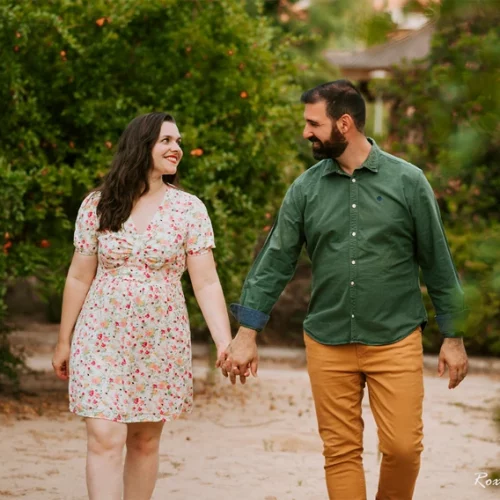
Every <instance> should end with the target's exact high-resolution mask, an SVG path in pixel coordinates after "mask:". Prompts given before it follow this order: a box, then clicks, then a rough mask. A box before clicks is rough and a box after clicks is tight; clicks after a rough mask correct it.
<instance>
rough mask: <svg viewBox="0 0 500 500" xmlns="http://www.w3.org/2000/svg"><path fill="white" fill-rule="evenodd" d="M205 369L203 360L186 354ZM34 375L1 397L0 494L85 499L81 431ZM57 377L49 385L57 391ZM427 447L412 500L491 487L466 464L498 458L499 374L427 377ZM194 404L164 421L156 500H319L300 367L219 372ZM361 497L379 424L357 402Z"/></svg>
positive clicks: (315, 449) (479, 492) (488, 492)
mask: <svg viewBox="0 0 500 500" xmlns="http://www.w3.org/2000/svg"><path fill="white" fill-rule="evenodd" d="M195 369H196V371H195V376H196V377H197V378H198V380H200V379H201V377H203V375H204V372H205V363H204V362H202V361H201V360H200V361H197V362H196V363H195ZM51 380H53V379H51V378H47V376H45V377H41V378H39V380H38V381H36V382H35V384H36V387H37V388H38V389H39V390H42V389H43V388H44V387H45V388H47V387H50V388H51V392H43V391H42V393H43V394H44V396H43V397H40V396H39V395H38V396H33V397H31V398H29V397H28V398H24V400H21V401H20V402H17V403H13V402H12V401H10V402H9V401H7V400H5V399H3V400H0V403H1V404H2V406H1V407H0V410H2V411H3V412H4V413H6V412H7V413H10V414H7V415H4V416H2V417H1V421H0V423H1V427H0V443H1V449H2V453H1V458H0V498H5V499H10V498H23V499H30V500H61V499H64V500H84V499H85V498H86V490H85V477H84V465H85V434H84V425H83V422H82V421H81V419H80V418H78V417H75V416H73V415H70V414H69V413H67V411H66V404H67V403H66V396H65V392H64V387H63V386H61V384H57V383H56V384H55V385H54V383H53V382H51ZM54 388H55V390H54ZM425 388H426V396H425V432H426V438H425V447H426V448H425V451H424V454H423V465H422V469H421V473H420V476H419V480H418V483H417V488H416V493H415V497H414V498H415V500H430V499H432V500H449V499H453V500H477V499H485V500H489V499H493V498H498V495H500V486H490V487H489V488H486V489H483V488H481V487H480V486H477V485H476V486H475V485H474V482H475V473H476V472H480V471H486V470H488V468H489V467H497V468H498V466H499V465H500V453H499V451H500V449H499V440H498V433H497V429H495V426H494V423H493V421H492V414H491V410H492V407H493V405H494V404H495V402H497V401H498V400H499V395H500V381H499V380H498V379H496V380H495V379H493V378H488V377H485V376H469V377H468V378H467V380H466V382H465V383H464V384H463V386H461V388H460V389H458V390H455V391H449V390H448V389H447V387H446V382H445V381H444V380H440V379H438V378H436V377H434V376H431V375H429V376H426V380H425ZM195 402H196V406H195V410H194V413H193V414H192V415H190V416H189V417H187V418H183V419H180V420H178V421H176V422H172V423H170V424H166V427H165V432H164V436H163V439H162V447H161V464H160V475H159V480H158V485H157V489H156V493H155V495H154V500H163V499H165V500H167V499H168V500H191V499H197V500H198V499H201V500H220V498H221V497H228V496H229V497H231V498H239V499H242V500H292V499H295V500H325V499H326V498H327V496H326V490H325V486H324V480H323V469H322V467H323V457H322V455H321V443H320V440H319V437H318V434H317V431H316V421H315V415H314V408H313V405H312V399H311V394H310V389H309V381H308V377H307V373H306V371H305V370H304V369H303V368H292V367H290V366H285V365H283V364H282V365H280V366H278V367H273V366H272V365H271V364H270V363H269V362H268V363H266V366H262V369H261V370H260V374H259V378H258V379H252V380H250V381H249V383H248V384H247V385H246V386H244V387H242V386H236V387H233V386H231V385H230V384H228V383H227V381H226V379H222V377H221V379H220V380H217V382H216V386H215V388H214V389H213V390H210V391H208V390H205V389H204V388H201V389H199V390H198V392H197V394H196V397H195ZM363 412H364V418H365V424H366V432H365V456H364V460H365V468H366V475H367V485H368V498H369V499H373V498H374V497H375V491H376V484H377V476H378V463H377V454H376V431H375V427H374V423H373V419H372V416H371V412H370V409H369V407H368V405H367V399H365V401H364V407H363Z"/></svg>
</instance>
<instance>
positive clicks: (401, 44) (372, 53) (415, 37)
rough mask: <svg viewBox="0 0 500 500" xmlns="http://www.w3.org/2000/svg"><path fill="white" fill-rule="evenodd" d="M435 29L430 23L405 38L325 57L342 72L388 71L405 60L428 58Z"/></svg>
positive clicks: (332, 52)
mask: <svg viewBox="0 0 500 500" xmlns="http://www.w3.org/2000/svg"><path fill="white" fill-rule="evenodd" d="M434 29H435V24H434V23H433V22H429V23H427V24H426V25H425V26H423V27H422V28H421V29H419V30H416V31H414V32H412V33H410V34H408V35H407V36H405V37H404V38H401V39H398V40H392V41H389V42H386V43H384V44H381V45H376V46H374V47H369V48H367V49H366V50H361V51H352V52H339V51H327V52H326V53H325V57H326V60H327V61H328V62H329V63H330V64H332V65H334V66H339V67H340V68H341V69H342V70H359V71H376V70H385V71H387V70H390V68H391V66H393V65H399V64H401V63H403V62H404V61H405V60H406V61H408V62H410V61H412V60H415V59H421V58H423V57H425V56H427V54H428V53H429V50H430V47H431V40H432V35H433V34H434Z"/></svg>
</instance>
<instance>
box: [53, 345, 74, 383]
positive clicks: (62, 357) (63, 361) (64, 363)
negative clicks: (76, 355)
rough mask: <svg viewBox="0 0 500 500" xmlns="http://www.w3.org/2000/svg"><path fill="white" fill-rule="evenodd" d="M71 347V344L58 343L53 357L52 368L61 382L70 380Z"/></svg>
mask: <svg viewBox="0 0 500 500" xmlns="http://www.w3.org/2000/svg"><path fill="white" fill-rule="evenodd" d="M70 351H71V346H70V344H69V343H57V345H56V348H55V350H54V356H53V357H52V367H53V368H54V371H55V372H56V375H57V377H58V378H60V379H61V380H68V378H69V354H70Z"/></svg>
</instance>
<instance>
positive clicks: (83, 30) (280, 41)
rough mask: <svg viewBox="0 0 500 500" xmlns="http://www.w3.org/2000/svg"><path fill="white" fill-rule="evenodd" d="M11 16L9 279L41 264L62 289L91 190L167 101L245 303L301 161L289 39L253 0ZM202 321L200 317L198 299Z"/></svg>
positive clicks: (1, 33)
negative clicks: (268, 231)
mask: <svg viewBox="0 0 500 500" xmlns="http://www.w3.org/2000/svg"><path fill="white" fill-rule="evenodd" d="M0 19H1V21H0V42H1V43H0V47H2V48H1V49H0V50H1V52H2V53H1V58H0V103H1V104H0V105H1V106H2V117H3V123H2V127H1V129H0V143H1V145H2V148H1V151H0V180H1V183H2V191H1V192H0V207H1V210H2V211H3V213H2V216H3V217H2V221H1V224H2V226H1V227H0V235H2V236H3V239H4V242H3V252H0V273H1V274H2V276H1V277H2V280H1V281H2V283H5V282H7V280H9V279H12V278H15V277H16V276H25V275H31V274H35V275H38V276H40V277H42V278H44V285H45V295H47V296H51V295H53V293H54V292H55V293H56V296H57V294H59V295H60V291H61V287H62V283H63V281H64V279H62V278H61V277H64V275H65V273H66V270H67V266H68V264H69V260H70V255H71V252H72V233H73V227H74V226H73V224H74V220H75V217H76V213H77V210H78V207H79V205H80V203H81V201H82V199H83V197H84V195H85V193H86V192H87V191H88V190H89V189H91V188H93V187H95V186H97V185H98V183H99V181H100V179H101V177H102V176H103V175H104V172H105V171H106V170H107V168H108V165H109V163H110V160H111V155H112V153H113V151H114V147H115V144H116V143H117V140H118V137H119V135H120V133H121V132H122V130H123V129H124V128H125V126H126V124H127V123H128V122H129V121H130V120H131V119H132V118H134V117H135V116H137V115H138V114H140V113H144V112H149V111H152V110H165V111H168V112H172V113H173V115H174V117H175V118H176V120H177V122H178V125H179V128H180V130H181V133H182V134H183V138H184V144H185V157H184V160H183V161H182V163H181V166H180V179H181V185H182V187H183V188H184V189H186V190H188V191H190V192H193V193H194V194H196V195H197V196H199V197H200V198H201V199H202V200H203V201H204V202H205V204H206V205H207V208H208V210H209V213H210V215H211V218H212V221H213V224H214V229H215V234H216V244H217V249H216V260H217V263H218V271H219V275H220V278H221V281H222V284H223V288H224V290H225V293H226V298H227V300H228V302H229V301H232V300H235V299H236V298H237V296H238V294H239V290H240V286H241V283H242V280H243V278H244V274H245V271H246V270H247V268H248V266H249V265H250V262H251V260H252V258H253V247H254V244H255V241H256V239H257V235H258V233H259V230H260V229H261V228H262V227H263V226H264V225H265V224H266V219H265V214H266V213H267V212H268V211H269V210H271V209H272V208H273V207H274V205H275V204H276V203H277V202H278V201H279V200H280V199H281V197H282V195H283V192H284V190H285V187H286V186H287V184H288V180H289V176H294V174H295V173H296V172H297V170H298V169H300V164H299V162H298V160H297V153H296V147H295V132H296V131H297V130H300V129H299V128H298V125H297V124H298V120H300V111H299V108H298V106H299V96H300V91H299V89H298V88H297V87H296V82H297V68H296V65H295V64H294V56H293V54H292V53H291V51H290V44H291V43H292V41H291V37H284V36H282V35H281V33H280V31H279V30H276V29H275V28H273V27H272V26H271V25H270V23H269V22H268V21H267V20H266V18H265V17H263V16H262V15H259V14H257V15H253V16H252V15H250V14H249V13H248V12H247V11H246V5H245V2H244V1H243V0H242V1H234V0H218V1H211V0H206V1H196V0H193V1H184V0H148V1H138V0H116V1H113V2H109V1H107V0H96V1H94V2H74V1H73V0H53V1H51V2H41V3H38V2H36V3H35V2H32V1H30V0H16V1H13V0H0ZM295 104H296V105H297V107H296V106H295ZM292 131H293V132H292ZM4 293H5V288H1V289H0V311H2V313H5V310H4V309H3V305H2V296H3V294H4ZM188 295H189V294H188ZM189 304H190V306H192V304H193V298H192V296H191V295H189ZM191 318H192V324H193V327H194V328H195V329H196V327H199V326H200V325H201V323H200V316H199V314H197V308H192V310H191ZM1 370H2V368H1V364H0V371H1Z"/></svg>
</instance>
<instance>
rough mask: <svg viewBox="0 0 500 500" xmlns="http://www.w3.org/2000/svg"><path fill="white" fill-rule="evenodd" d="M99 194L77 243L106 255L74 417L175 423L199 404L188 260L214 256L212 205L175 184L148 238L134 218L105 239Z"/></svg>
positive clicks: (88, 315) (78, 339)
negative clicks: (186, 285) (185, 278)
mask: <svg viewBox="0 0 500 500" xmlns="http://www.w3.org/2000/svg"><path fill="white" fill-rule="evenodd" d="M99 197H100V194H99V193H98V192H94V193H91V194H90V195H88V196H87V197H86V198H85V200H84V201H83V203H82V205H81V207H80V210H79V212H78V217H77V220H76V227H75V237H74V244H75V248H76V251H77V252H79V253H81V254H84V255H95V254H97V256H98V268H97V273H96V276H95V278H94V281H93V283H92V285H91V287H90V289H89V292H88V294H87V297H86V299H85V303H84V305H83V307H82V310H81V312H80V315H79V317H78V320H77V322H76V325H75V330H74V334H73V340H72V345H71V357H70V363H69V364H70V380H69V398H70V411H72V412H74V413H76V414H78V415H81V416H84V417H97V418H103V419H108V420H114V421H117V422H154V421H167V420H171V419H174V418H176V417H178V416H179V415H180V414H181V413H185V412H190V411H191V409H192V405H193V381H192V379H193V377H192V368H191V334H190V328H189V320H188V315H187V309H186V303H185V299H184V294H183V291H182V286H181V276H182V274H183V273H184V271H185V270H186V257H187V255H188V254H189V255H195V254H201V253H204V252H207V251H209V249H210V248H214V246H215V245H214V235H213V230H212V225H211V222H210V218H209V216H208V214H207V210H206V208H205V205H204V204H203V203H202V202H201V201H200V200H199V199H198V198H197V197H195V196H193V195H190V194H187V193H185V192H183V191H181V190H178V189H175V188H174V187H171V186H169V187H168V189H167V191H166V193H165V197H164V199H163V202H162V204H161V205H160V207H159V208H158V210H157V212H156V213H155V215H154V217H153V219H152V221H151V223H150V224H149V226H148V227H147V229H146V230H145V232H144V233H138V232H137V229H136V228H135V226H134V223H133V221H132V219H130V218H129V219H128V220H127V221H126V222H125V223H124V224H123V227H122V229H121V230H120V231H118V232H111V231H104V232H98V231H97V228H98V226H99V223H98V219H97V215H96V207H97V204H98V202H99Z"/></svg>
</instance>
